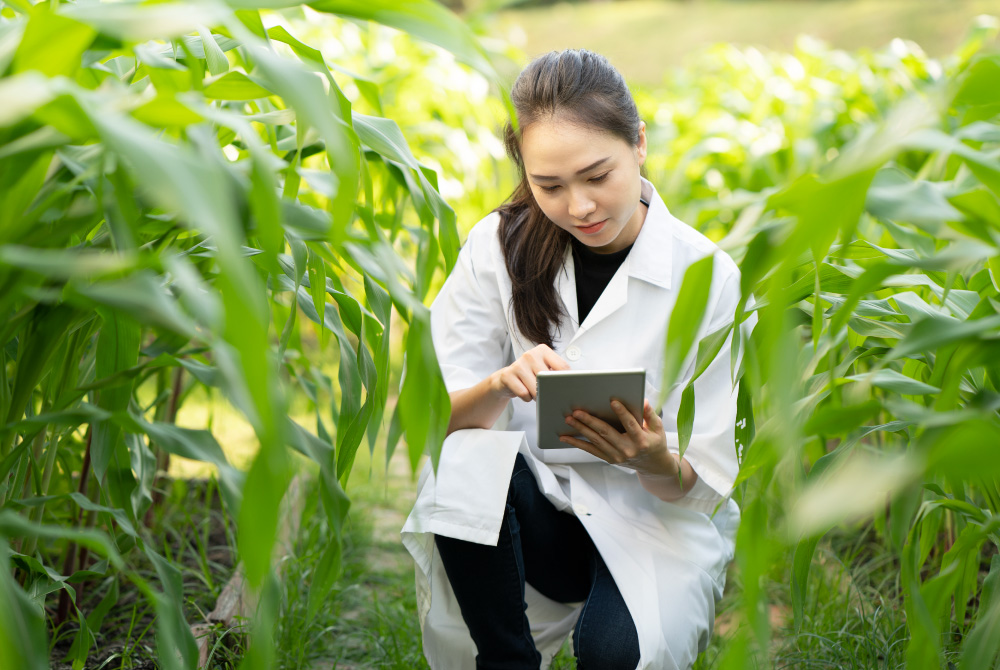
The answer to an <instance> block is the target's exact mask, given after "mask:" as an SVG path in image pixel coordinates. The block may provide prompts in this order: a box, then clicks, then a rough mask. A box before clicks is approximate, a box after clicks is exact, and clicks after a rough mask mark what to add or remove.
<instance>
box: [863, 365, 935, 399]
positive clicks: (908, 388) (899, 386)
mask: <svg viewBox="0 0 1000 670" xmlns="http://www.w3.org/2000/svg"><path fill="white" fill-rule="evenodd" d="M847 379H850V380H851V381H858V382H864V383H868V384H871V385H873V386H877V387H879V388H882V389H886V390H887V391H895V392H896V393H902V394H905V395H927V394H929V393H938V392H940V391H941V389H939V388H937V387H936V386H931V385H930V384H925V383H923V382H920V381H917V380H916V379H913V378H912V377H907V376H906V375H904V374H900V373H899V372H896V371H895V370H890V369H888V368H883V369H881V370H875V371H873V372H870V373H867V374H862V375H851V376H850V377H847Z"/></svg>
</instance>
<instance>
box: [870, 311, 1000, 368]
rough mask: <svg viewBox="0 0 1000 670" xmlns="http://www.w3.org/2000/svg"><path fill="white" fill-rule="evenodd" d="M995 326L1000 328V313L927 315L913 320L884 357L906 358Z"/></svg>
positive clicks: (988, 330)
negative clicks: (956, 316)
mask: <svg viewBox="0 0 1000 670" xmlns="http://www.w3.org/2000/svg"><path fill="white" fill-rule="evenodd" d="M997 329H1000V315H994V316H989V317H985V318H982V319H975V320H969V321H961V322H955V321H953V320H951V319H942V318H936V317H928V318H925V319H923V320H921V321H918V322H917V323H915V324H913V328H912V329H911V330H910V332H909V334H907V335H906V337H904V338H903V339H902V340H900V341H899V343H898V344H897V345H896V346H895V347H893V348H892V350H891V351H889V353H888V354H887V355H886V357H885V359H884V360H885V361H893V360H897V359H900V358H908V357H910V356H912V355H914V354H917V353H923V352H927V351H935V350H937V349H940V348H941V347H943V346H945V345H948V344H952V343H954V342H958V341H961V340H967V339H969V340H972V339H980V338H982V337H983V336H985V335H987V334H990V333H992V332H994V331H996V330H997Z"/></svg>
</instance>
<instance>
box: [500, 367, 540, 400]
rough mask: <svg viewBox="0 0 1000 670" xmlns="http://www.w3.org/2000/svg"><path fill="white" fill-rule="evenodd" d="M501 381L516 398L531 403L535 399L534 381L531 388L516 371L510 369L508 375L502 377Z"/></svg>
mask: <svg viewBox="0 0 1000 670" xmlns="http://www.w3.org/2000/svg"><path fill="white" fill-rule="evenodd" d="M532 379H533V377H532ZM500 381H501V383H503V385H504V387H505V388H506V389H507V390H508V391H509V392H510V393H511V394H512V395H513V396H514V397H515V398H520V399H521V400H523V401H525V402H531V401H532V400H533V399H534V387H535V384H534V381H532V383H531V385H530V386H529V385H527V384H525V382H524V379H523V377H522V376H521V375H519V374H518V371H517V370H516V369H508V371H507V373H506V374H504V375H501V376H500Z"/></svg>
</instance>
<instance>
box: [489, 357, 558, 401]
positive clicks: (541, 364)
mask: <svg viewBox="0 0 1000 670" xmlns="http://www.w3.org/2000/svg"><path fill="white" fill-rule="evenodd" d="M546 370H569V363H567V362H566V361H564V360H563V359H562V357H561V356H559V354H557V353H556V352H554V351H552V349H550V348H549V347H548V345H545V344H539V345H538V346H537V347H535V348H534V349H530V350H528V351H526V352H524V353H523V354H521V357H520V358H518V359H517V360H516V361H514V362H513V363H511V364H510V365H508V366H507V367H505V368H501V369H499V370H497V371H496V372H494V373H493V374H492V375H490V389H491V390H492V391H493V393H495V394H496V395H497V396H499V397H502V398H504V399H507V400H509V399H510V398H520V399H521V400H524V401H525V402H530V401H532V400H534V399H535V394H536V393H537V388H536V387H537V376H538V373H539V372H544V371H546Z"/></svg>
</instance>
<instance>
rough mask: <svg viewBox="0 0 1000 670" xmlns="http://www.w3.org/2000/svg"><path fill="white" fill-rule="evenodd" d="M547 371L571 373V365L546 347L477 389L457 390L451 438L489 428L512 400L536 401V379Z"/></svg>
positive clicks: (501, 370) (514, 363)
mask: <svg viewBox="0 0 1000 670" xmlns="http://www.w3.org/2000/svg"><path fill="white" fill-rule="evenodd" d="M543 370H569V363H567V362H566V361H564V360H563V359H562V358H561V357H560V356H559V354H557V353H556V352H554V351H552V349H550V348H549V347H547V346H546V345H544V344H539V345H538V346H537V347H535V348H534V349H532V350H531V351H527V352H525V353H524V354H523V355H522V356H521V357H520V358H518V359H517V360H516V361H514V362H513V363H511V364H510V365H508V366H507V367H505V368H501V369H499V370H497V371H496V372H494V373H493V374H491V375H490V376H489V377H487V378H485V379H483V380H482V381H480V382H479V383H478V384H476V385H475V386H470V387H469V388H467V389H462V390H461V391H453V392H452V393H451V394H450V397H451V419H450V420H449V422H448V435H451V434H452V433H453V432H455V431H456V430H461V429H463V428H489V427H490V426H492V425H493V424H494V423H496V420H497V419H498V418H499V417H500V415H501V414H503V411H504V408H506V407H507V405H508V404H509V403H510V399H511V398H520V399H521V400H524V401H530V400H534V399H535V393H536V392H537V390H536V388H535V377H536V376H537V375H538V373H539V372H542V371H543Z"/></svg>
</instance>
